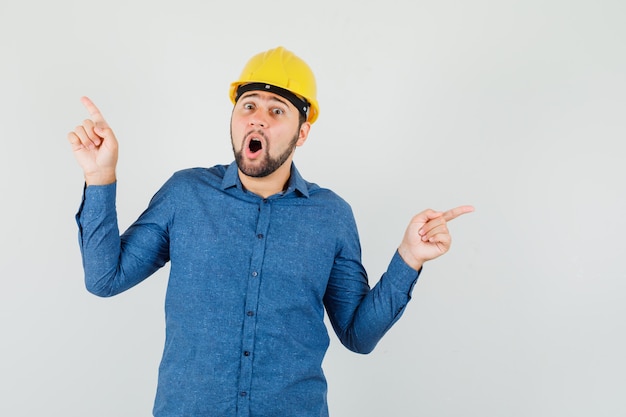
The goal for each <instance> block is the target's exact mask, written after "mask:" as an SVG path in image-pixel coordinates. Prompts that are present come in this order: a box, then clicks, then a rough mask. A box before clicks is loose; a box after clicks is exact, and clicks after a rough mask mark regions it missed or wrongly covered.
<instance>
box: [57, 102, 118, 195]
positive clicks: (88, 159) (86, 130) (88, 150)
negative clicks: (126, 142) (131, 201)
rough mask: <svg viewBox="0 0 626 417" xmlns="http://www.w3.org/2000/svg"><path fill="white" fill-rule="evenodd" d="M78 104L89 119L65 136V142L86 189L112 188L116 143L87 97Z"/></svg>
mask: <svg viewBox="0 0 626 417" xmlns="http://www.w3.org/2000/svg"><path fill="white" fill-rule="evenodd" d="M81 102H82V103H83V105H84V106H85V108H87V111H88V112H89V115H90V116H91V118H90V119H86V120H85V121H84V122H83V124H82V125H80V126H77V127H76V129H74V131H73V132H70V133H68V134H67V140H68V141H69V142H70V144H71V145H72V151H74V156H75V157H76V160H77V161H78V164H79V165H80V167H81V168H82V169H83V172H84V174H85V182H86V183H87V185H107V184H112V183H114V182H115V180H116V178H115V167H116V165H117V154H118V143H117V139H116V138H115V135H114V134H113V130H111V128H110V127H109V125H108V123H107V122H106V120H104V117H102V113H100V110H98V108H97V107H96V106H95V104H93V102H92V101H91V100H90V99H89V98H87V97H82V98H81Z"/></svg>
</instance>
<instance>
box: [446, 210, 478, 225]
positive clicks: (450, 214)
mask: <svg viewBox="0 0 626 417" xmlns="http://www.w3.org/2000/svg"><path fill="white" fill-rule="evenodd" d="M473 211H474V207H473V206H459V207H455V208H453V209H450V210H448V211H446V212H445V213H443V218H444V219H445V220H446V221H447V222H449V221H450V220H454V219H456V218H457V217H459V216H460V215H461V214H466V213H471V212H473Z"/></svg>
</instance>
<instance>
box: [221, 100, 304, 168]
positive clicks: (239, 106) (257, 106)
mask: <svg viewBox="0 0 626 417" xmlns="http://www.w3.org/2000/svg"><path fill="white" fill-rule="evenodd" d="M299 115H300V114H299V113H298V110H297V109H296V108H295V107H294V106H293V104H291V103H290V102H289V101H287V100H285V99H284V98H282V97H281V96H278V95H276V94H274V93H269V92H267V91H249V92H247V93H244V94H243V95H242V96H241V97H240V98H239V100H238V101H237V103H236V104H235V107H234V109H233V114H232V116H231V122H230V137H231V141H232V146H233V152H234V154H235V161H236V162H237V166H238V167H239V170H240V171H241V172H242V173H243V174H245V175H247V176H250V177H257V178H259V177H266V176H268V175H270V174H272V173H273V172H275V171H276V170H277V169H278V168H280V167H281V166H283V165H284V164H285V163H286V162H288V163H289V164H290V165H291V159H292V157H293V153H294V150H295V148H296V146H300V145H302V144H303V143H304V141H305V140H306V134H307V133H308V123H305V125H303V126H304V128H303V127H302V126H300V123H299Z"/></svg>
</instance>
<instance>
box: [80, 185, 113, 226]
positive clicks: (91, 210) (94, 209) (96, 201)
mask: <svg viewBox="0 0 626 417" xmlns="http://www.w3.org/2000/svg"><path fill="white" fill-rule="evenodd" d="M116 192H117V182H114V183H112V184H107V185H89V186H87V185H86V184H85V187H84V188H83V199H82V201H81V204H80V207H79V209H78V213H76V221H77V222H79V223H80V219H81V218H82V217H84V216H92V215H98V214H102V213H106V212H108V211H110V210H111V209H113V210H115V195H116Z"/></svg>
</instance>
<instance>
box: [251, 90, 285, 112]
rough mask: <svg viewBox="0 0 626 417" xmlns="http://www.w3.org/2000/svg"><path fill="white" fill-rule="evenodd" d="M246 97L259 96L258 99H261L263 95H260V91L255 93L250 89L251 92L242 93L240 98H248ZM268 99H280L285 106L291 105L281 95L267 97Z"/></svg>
mask: <svg viewBox="0 0 626 417" xmlns="http://www.w3.org/2000/svg"><path fill="white" fill-rule="evenodd" d="M246 98H258V99H260V98H261V95H260V94H258V93H255V92H253V91H250V92H247V93H244V95H242V96H241V97H240V98H239V100H243V99H246ZM267 101H278V102H279V103H281V104H283V105H284V106H286V107H287V108H288V107H289V105H288V104H287V101H285V100H283V99H282V98H281V97H279V96H275V95H273V96H271V97H269V98H268V99H267Z"/></svg>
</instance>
